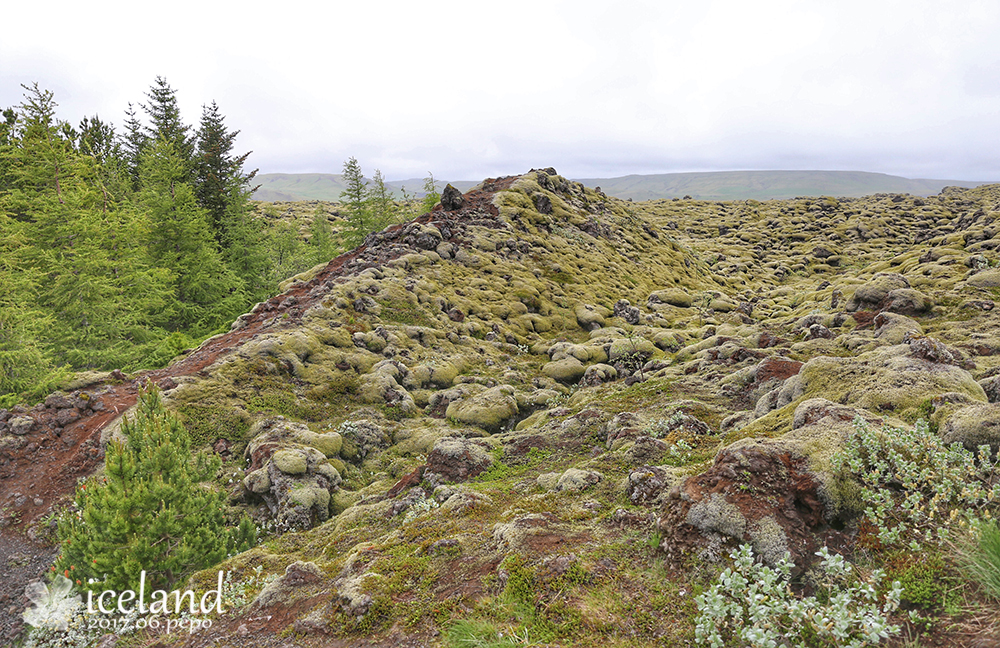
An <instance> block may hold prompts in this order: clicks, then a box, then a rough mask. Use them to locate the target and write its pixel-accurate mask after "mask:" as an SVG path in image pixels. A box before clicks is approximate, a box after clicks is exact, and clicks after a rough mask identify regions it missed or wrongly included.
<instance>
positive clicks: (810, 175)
mask: <svg viewBox="0 0 1000 648" xmlns="http://www.w3.org/2000/svg"><path fill="white" fill-rule="evenodd" d="M256 180H257V182H258V183H260V189H258V190H257V192H256V194H254V198H256V199H257V200H260V201H262V202H280V201H296V200H339V198H340V192H341V191H343V190H344V184H343V179H342V177H341V176H340V175H339V174H331V173H265V174H261V175H258V176H257V177H256ZM576 180H578V181H579V182H582V183H583V184H584V185H586V186H588V187H600V188H601V190H602V191H604V193H605V194H607V195H609V196H614V197H615V198H622V199H632V200H662V199H670V198H682V197H684V196H690V197H692V198H699V199H703V200H747V199H755V200H783V199H788V198H796V197H800V196H838V197H841V196H842V197H860V196H867V195H873V194H878V193H908V194H913V195H916V196H930V195H934V194H937V193H939V192H940V191H941V190H942V189H943V188H944V187H946V186H958V187H966V188H972V187H977V186H979V185H982V184H986V182H979V181H969V180H935V179H911V178H904V177H901V176H894V175H888V174H885V173H870V172H867V171H710V172H694V173H660V174H651V175H627V176H621V177H616V178H577V179H576ZM450 182H451V184H452V185H454V186H455V187H456V188H458V189H460V190H462V191H468V190H469V189H471V188H472V187H474V186H475V185H476V184H478V183H477V182H474V181H469V180H459V181H456V180H452V181H450ZM386 184H387V185H388V186H389V187H390V188H391V189H392V190H393V192H394V193H395V194H396V195H401V189H402V188H404V187H405V188H406V189H407V191H408V192H410V193H417V194H418V195H419V193H420V192H419V191H417V190H418V189H419V188H420V187H421V186H422V184H423V180H420V179H408V180H395V181H391V182H387V183H386ZM445 184H448V182H447V181H441V182H439V183H438V185H439V187H444V185H445Z"/></svg>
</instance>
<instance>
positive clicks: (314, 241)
mask: <svg viewBox="0 0 1000 648" xmlns="http://www.w3.org/2000/svg"><path fill="white" fill-rule="evenodd" d="M309 249H310V252H311V255H312V262H313V265H318V264H320V263H327V262H329V261H330V260H331V259H333V257H334V256H336V254H337V245H336V244H335V243H334V241H333V233H332V232H331V230H330V219H329V218H328V217H327V215H326V210H325V209H323V208H322V207H317V208H316V211H315V212H314V213H313V220H312V223H311V224H310V225H309Z"/></svg>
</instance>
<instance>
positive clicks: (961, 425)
mask: <svg viewBox="0 0 1000 648" xmlns="http://www.w3.org/2000/svg"><path fill="white" fill-rule="evenodd" d="M939 433H940V435H941V440H942V441H944V442H945V443H949V444H950V443H961V444H962V445H963V446H965V448H966V449H967V450H970V451H972V452H975V451H976V450H977V448H979V446H981V445H988V446H990V450H991V451H992V452H993V453H996V452H997V451H998V450H1000V405H996V404H994V403H988V404H987V403H973V404H970V405H966V406H964V407H959V408H958V409H957V410H955V411H954V412H953V413H951V414H950V415H949V416H947V418H945V419H944V421H943V423H942V424H941V425H940V428H939Z"/></svg>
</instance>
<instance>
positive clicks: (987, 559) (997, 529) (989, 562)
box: [963, 520, 1000, 601]
mask: <svg viewBox="0 0 1000 648" xmlns="http://www.w3.org/2000/svg"><path fill="white" fill-rule="evenodd" d="M978 531H979V537H978V538H977V539H976V540H975V541H973V542H972V543H971V546H970V547H969V548H968V549H967V550H966V551H965V553H964V554H963V562H964V563H965V565H966V567H967V568H968V571H969V574H971V576H972V579H973V580H974V581H975V582H976V583H977V584H978V585H979V586H980V588H982V590H983V592H984V593H985V594H986V595H987V596H989V597H991V598H993V599H996V600H997V601H1000V525H997V523H996V521H995V520H994V521H992V522H989V523H987V524H982V525H981V526H980V527H979V530H978Z"/></svg>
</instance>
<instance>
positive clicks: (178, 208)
mask: <svg viewBox="0 0 1000 648" xmlns="http://www.w3.org/2000/svg"><path fill="white" fill-rule="evenodd" d="M139 177H140V184H141V187H142V188H141V190H140V192H139V194H138V197H137V203H136V208H137V209H138V210H139V211H140V212H144V213H146V214H148V215H149V218H150V224H151V240H150V253H151V255H152V256H153V258H154V259H156V263H157V265H159V267H161V268H164V269H165V270H167V271H169V272H170V274H171V280H170V283H171V285H172V290H173V297H174V300H175V301H174V312H173V317H172V319H171V326H170V328H171V329H174V330H178V329H197V330H200V331H203V332H208V331H210V330H212V329H213V328H215V327H217V326H219V325H220V324H221V323H222V322H224V321H227V320H229V319H231V318H232V317H234V316H235V315H236V314H238V313H237V311H238V310H240V308H242V306H243V305H244V304H245V296H244V295H243V294H242V291H241V282H240V280H239V278H238V277H237V276H236V275H235V274H234V273H233V272H232V270H230V268H229V267H227V266H226V264H225V263H224V262H223V260H222V256H221V254H220V252H219V248H218V244H217V243H216V241H215V238H214V237H213V236H212V233H211V230H210V229H209V226H208V214H207V212H206V211H205V210H204V209H202V208H201V207H200V206H199V205H198V201H197V200H196V198H195V195H194V189H193V187H192V186H191V185H190V184H189V183H188V182H187V180H186V178H187V173H186V164H185V160H184V158H183V157H182V156H181V155H178V153H177V151H176V149H175V147H174V145H173V143H172V142H170V141H168V140H166V139H164V138H159V139H158V140H157V141H156V142H155V144H152V145H150V146H149V147H148V148H147V150H146V152H145V153H144V154H143V159H142V163H141V165H140V169H139Z"/></svg>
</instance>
